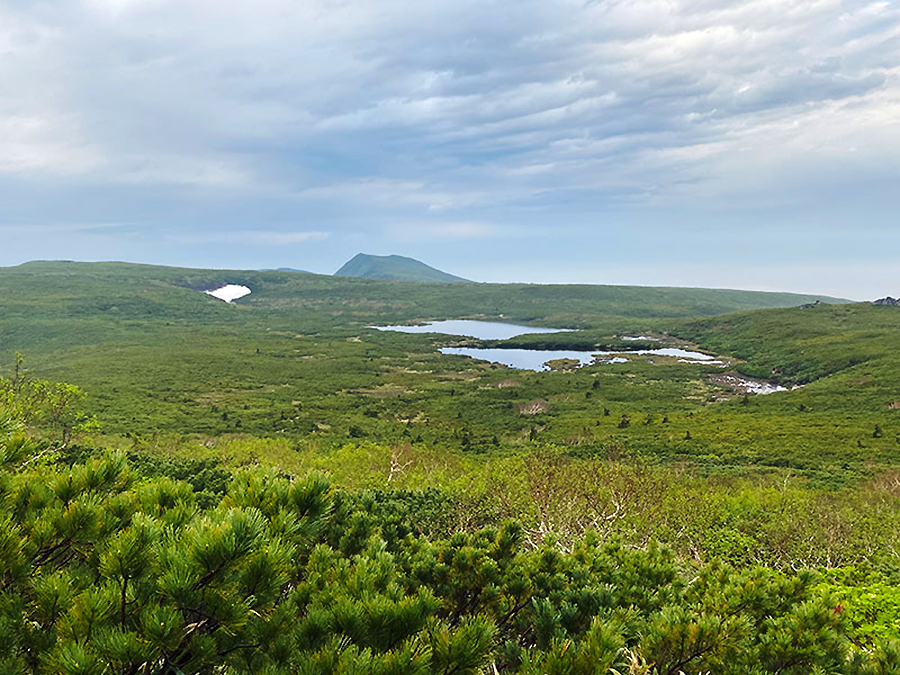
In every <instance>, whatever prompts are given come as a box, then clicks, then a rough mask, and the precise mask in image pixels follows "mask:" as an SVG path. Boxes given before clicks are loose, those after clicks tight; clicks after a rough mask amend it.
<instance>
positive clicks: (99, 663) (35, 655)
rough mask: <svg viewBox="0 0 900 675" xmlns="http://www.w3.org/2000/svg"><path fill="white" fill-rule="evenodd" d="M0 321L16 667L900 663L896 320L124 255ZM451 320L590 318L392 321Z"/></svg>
mask: <svg viewBox="0 0 900 675" xmlns="http://www.w3.org/2000/svg"><path fill="white" fill-rule="evenodd" d="M226 283H234V284H242V285H246V286H248V287H249V288H251V290H252V294H251V295H250V296H247V297H246V298H243V299H241V300H239V301H237V302H236V303H234V304H232V305H229V304H226V303H223V302H221V301H219V300H216V299H214V298H211V297H209V296H207V295H205V294H203V293H202V292H200V291H203V290H208V289H211V288H215V287H218V286H221V285H224V284H226ZM0 298H2V300H0V345H2V349H3V354H2V357H3V358H4V363H6V364H8V365H7V368H8V372H7V373H6V374H5V375H3V376H2V377H0V520H2V521H3V523H4V525H3V527H2V528H0V572H2V571H3V570H6V571H5V572H2V573H0V672H47V673H49V672H63V673H113V672H115V673H119V672H123V673H128V672H135V673H166V674H168V673H173V674H176V673H179V672H181V673H191V672H195V673H207V672H209V673H212V672H232V673H239V672H254V673H257V672H262V673H278V672H298V673H360V674H367V673H373V674H374V673H407V672H412V673H415V672H421V673H451V672H452V673H466V672H470V673H479V672H485V673H534V674H537V673H607V672H609V673H613V672H616V673H619V674H620V675H621V674H623V673H632V674H634V673H648V674H660V673H671V675H676V674H677V673H679V672H680V671H683V672H684V673H691V674H694V673H706V672H713V673H759V674H760V675H761V674H762V673H773V672H780V673H796V674H798V675H799V674H800V673H818V672H822V673H825V672H829V673H873V674H874V673H882V674H884V673H900V662H898V658H900V653H898V646H897V645H896V644H894V643H892V642H891V640H892V639H893V638H895V637H896V636H897V631H898V626H900V603H898V596H897V584H898V581H900V555H898V551H900V482H898V478H897V477H898V476H900V419H898V416H900V393H898V392H897V390H896V382H898V381H900V359H898V357H897V355H896V353H895V345H896V338H895V336H896V334H897V331H898V329H900V310H898V309H897V308H896V307H889V306H883V307H882V306H878V307H876V306H872V305H868V304H843V303H838V302H836V303H835V304H831V305H827V304H819V305H815V306H813V307H811V308H809V309H800V308H799V305H801V304H811V303H813V302H814V300H815V299H816V298H811V297H808V296H792V295H789V294H762V293H750V292H742V291H714V290H702V289H649V288H648V289H641V288H627V287H587V286H528V285H493V284H457V285H452V286H450V285H448V284H442V283H425V284H417V283H405V282H396V281H377V280H368V279H355V278H335V277H324V276H319V275H312V274H305V273H295V272H237V271H215V270H185V269H173V268H160V267H150V266H140V265H127V264H121V263H108V264H83V263H31V264H28V265H23V266H20V267H18V268H10V269H5V270H0ZM444 318H478V319H490V320H509V321H517V322H525V323H531V324H534V325H548V326H556V327H568V328H578V329H580V330H576V331H573V332H568V333H556V334H552V335H527V336H522V337H519V338H516V339H514V340H509V341H504V342H497V343H494V342H480V341H477V340H473V339H470V338H456V337H452V336H445V335H444V336H442V335H435V334H404V333H392V332H382V331H378V330H374V329H372V328H369V326H371V325H380V324H388V323H399V322H415V321H423V320H429V319H444ZM623 336H632V337H633V336H645V339H643V340H626V339H623ZM651 337H652V338H654V339H653V340H650V339H646V338H651ZM450 345H471V346H479V345H482V346H499V347H503V346H507V347H508V346H514V345H515V346H522V347H537V346H540V347H544V348H560V349H565V348H576V347H577V348H580V349H590V350H593V349H611V350H618V351H623V352H628V351H633V350H635V349H638V348H640V349H648V348H653V347H657V346H660V345H667V346H675V345H680V346H690V347H692V348H695V349H702V350H704V351H707V352H709V353H711V354H715V355H716V356H717V359H716V360H717V361H720V362H721V363H709V364H697V363H683V362H681V361H679V359H678V358H676V357H665V356H659V355H654V354H649V355H637V354H635V353H631V354H626V357H627V359H628V362H627V363H615V364H612V363H611V364H600V363H598V364H595V365H591V366H586V367H582V368H577V369H572V368H571V365H572V364H570V363H568V362H567V361H565V360H560V361H558V362H556V363H554V364H553V365H554V366H555V368H553V369H550V370H547V371H545V372H530V371H516V370H512V369H508V368H505V367H501V366H498V365H495V364H489V363H484V362H478V361H474V360H472V359H468V358H465V357H456V356H443V355H441V354H440V353H438V351H437V348H438V347H440V346H450ZM16 352H23V353H24V354H25V355H26V357H27V360H25V361H23V360H22V359H21V357H19V356H17V354H16ZM726 376H727V377H726ZM745 376H752V377H757V378H764V379H766V380H772V381H775V382H778V383H780V384H782V385H784V386H786V387H788V388H792V387H795V386H797V387H799V388H796V389H790V390H788V391H783V392H780V393H777V394H772V395H769V396H754V395H747V394H744V393H743V392H742V391H741V390H740V388H739V387H737V388H736V386H737V385H735V384H734V382H736V381H738V380H735V379H729V378H737V377H745ZM62 382H71V383H72V384H71V385H70V384H57V383H62ZM324 476H327V478H325V477H324Z"/></svg>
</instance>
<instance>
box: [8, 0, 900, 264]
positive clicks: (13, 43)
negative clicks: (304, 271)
mask: <svg viewBox="0 0 900 675" xmlns="http://www.w3.org/2000/svg"><path fill="white" fill-rule="evenodd" d="M898 64H900V9H898V8H897V7H896V5H894V4H893V3H888V2H869V1H868V0H844V1H841V0H750V1H747V2H737V1H730V2H726V1H724V0H692V1H690V2H688V1H687V0H640V1H638V2H635V1H633V0H628V1H626V0H620V1H615V0H598V1H595V2H580V1H579V2H576V1H574V0H556V1H553V2H546V1H541V2H538V1H530V0H525V1H522V0H517V1H515V2H513V1H512V0H496V1H495V2H491V3H484V2H470V1H464V0H456V1H450V0H435V1H434V2H429V3H418V4H411V3H408V2H400V1H399V0H382V1H380V2H378V3H364V2H356V1H354V0H346V1H331V0H315V1H310V2H303V3H297V2H294V1H293V0H257V1H256V2H244V1H239V2H229V3H213V2H210V1H209V0H180V1H178V2H176V1H175V0H65V1H64V0H47V1H45V2H41V3H6V4H2V5H0V90H2V91H4V92H7V95H5V96H3V97H2V98H0V148H2V149H3V151H2V152H0V197H2V196H4V195H9V197H10V199H9V200H8V201H5V203H6V204H7V206H8V214H7V215H6V216H3V215H2V214H0V224H2V223H3V222H4V219H5V218H8V219H9V220H8V223H7V224H18V225H20V226H21V225H22V224H25V225H26V226H30V227H33V228H36V230H37V229H39V228H41V227H46V226H47V224H48V223H49V224H52V223H54V222H55V223H59V222H71V221H84V222H107V221H109V222H128V223H131V224H132V227H131V228H129V229H128V233H129V236H132V237H134V238H140V237H144V238H147V237H151V235H152V234H153V233H162V234H165V233H167V232H173V233H176V234H179V235H180V236H182V241H181V245H182V246H185V245H189V244H188V242H187V240H186V239H184V237H187V238H188V239H190V237H191V236H193V237H194V238H195V239H196V238H197V237H200V238H202V236H203V235H202V233H204V232H211V231H230V232H232V234H231V235H229V236H230V237H231V240H233V241H238V240H242V239H241V238H242V237H245V234H242V233H247V232H250V231H253V230H259V231H260V232H262V233H269V235H266V236H257V237H256V238H255V239H254V243H255V244H258V245H259V246H264V245H265V244H266V243H268V244H269V245H270V246H271V247H273V250H272V252H271V255H273V256H275V255H277V254H279V251H278V250H277V247H278V244H279V243H283V242H284V241H286V240H285V239H284V237H287V238H288V240H290V238H291V237H292V236H295V235H296V233H308V232H314V233H315V232H326V231H327V232H329V233H330V234H331V236H330V237H328V242H327V243H328V246H329V247H330V248H328V251H329V252H330V253H328V254H326V255H325V260H326V264H328V266H329V267H331V266H333V263H339V262H340V259H341V258H343V257H346V256H347V255H348V254H352V253H353V252H355V251H353V250H344V248H341V247H345V248H347V247H351V246H356V245H360V246H364V245H366V244H371V243H372V242H374V241H379V242H381V243H383V245H385V246H390V243H391V241H395V242H396V243H397V244H398V245H400V244H404V243H409V242H410V241H415V242H420V244H417V245H418V246H419V248H418V249H417V250H419V251H421V252H422V253H423V254H424V255H429V254H431V255H432V260H433V261H434V257H435V255H437V254H440V255H449V254H450V253H452V252H453V248H452V247H448V246H447V243H446V242H447V241H448V239H452V240H453V241H458V242H465V241H466V239H467V237H468V238H471V239H472V240H478V241H479V245H478V246H479V249H480V251H481V252H482V254H483V255H485V256H487V255H489V252H490V251H491V250H492V249H491V246H489V245H485V242H486V241H490V240H495V239H497V240H500V239H502V237H501V236H498V233H507V232H527V233H532V232H538V233H540V232H542V231H543V232H549V231H550V229H551V226H552V228H554V229H555V231H556V232H557V233H559V234H557V236H563V237H569V238H570V241H577V240H579V239H584V238H589V237H594V236H597V235H600V236H602V235H603V233H604V228H607V227H610V225H608V224H609V223H612V222H615V223H617V225H616V226H617V227H619V228H622V227H626V228H627V227H640V228H641V229H642V231H655V230H658V231H662V230H663V229H665V228H666V227H669V226H671V224H672V223H673V222H681V221H685V220H688V219H690V221H691V222H692V223H694V225H695V227H696V228H697V229H698V231H703V230H719V229H721V228H722V227H726V225H724V224H723V223H725V222H726V221H727V220H728V219H729V218H728V217H727V214H728V213H729V209H730V210H731V211H730V212H731V214H732V216H734V215H735V209H739V210H741V212H742V215H741V218H742V219H743V212H746V211H749V212H752V213H757V214H758V220H757V221H756V223H757V224H753V223H751V224H749V225H745V226H744V227H747V226H749V227H751V228H754V227H755V228H757V229H758V231H759V232H760V233H764V232H765V231H766V225H767V223H768V222H771V219H773V218H774V219H775V220H777V221H778V222H781V223H792V222H793V223H796V222H799V221H800V220H803V219H808V218H814V214H817V213H819V212H820V211H824V212H827V213H829V214H830V217H829V219H828V224H827V225H826V224H825V220H822V223H823V224H822V227H826V226H827V227H830V228H832V229H836V230H838V231H842V230H843V231H846V232H847V234H848V236H849V233H850V231H851V229H852V228H853V227H856V225H857V223H858V219H857V220H856V221H855V222H853V223H851V222H850V218H851V217H854V216H861V217H863V218H865V220H866V222H868V223H871V225H872V226H873V227H876V226H879V224H883V223H885V222H888V219H889V218H890V217H891V216H890V211H889V209H888V206H890V205H891V204H892V202H891V200H892V199H893V197H892V195H893V188H892V185H893V184H894V182H895V181H896V180H897V179H898V178H900V168H898V165H897V163H896V161H895V158H896V157H897V156H898V151H900V131H898V128H897V127H898V125H897V124H896V120H897V119H900V86H898V82H900V66H898ZM861 194H865V195H866V196H867V199H866V200H865V202H864V203H862V204H861V203H860V201H859V199H858V198H857V195H861ZM26 196H28V197H29V198H26ZM893 205H894V206H895V205H896V204H895V203H894V204H893ZM723 214H726V217H724V218H723ZM836 214H844V215H846V217H847V218H848V220H847V222H842V221H840V220H838V219H837V216H836ZM410 224H412V225H410ZM186 228H187V230H189V231H188V232H187V233H186V232H185V229H186ZM193 230H196V232H199V233H201V234H194V233H193V232H192V231H193ZM411 233H414V235H413V234H411ZM488 234H489V236H488ZM124 236H125V235H124V234H123V237H124ZM548 236H549V235H548ZM761 236H762V234H761ZM429 237H431V239H433V241H434V244H433V246H432V248H429V247H428V245H427V241H428V240H429ZM529 237H530V234H529ZM155 240H156V241H158V242H159V244H158V248H156V249H154V250H156V251H157V253H158V257H159V258H160V261H173V262H174V261H175V258H176V257H178V261H179V262H182V260H181V258H180V257H179V256H183V255H187V254H186V253H185V252H184V251H183V250H180V251H178V253H177V255H176V254H174V253H173V252H172V250H171V249H167V248H166V244H165V242H167V241H168V242H170V243H172V245H174V240H173V239H172V237H170V236H162V237H158V238H155ZM104 241H111V242H112V244H110V245H111V246H112V248H111V249H110V251H109V255H110V256H113V255H116V254H117V253H120V252H128V251H131V250H133V248H131V247H132V246H133V243H129V241H130V240H126V239H124V238H123V239H121V240H120V241H121V243H120V245H119V248H116V246H117V244H116V243H115V242H116V240H115V239H114V238H112V239H110V238H106V239H104ZM223 241H229V239H228V238H227V237H226V238H225V239H223ZM242 241H243V240H242ZM38 242H39V238H38V237H35V244H34V246H33V247H27V246H25V245H24V244H23V246H22V247H21V249H20V250H21V251H22V253H18V254H17V255H25V256H27V257H43V256H41V254H40V252H39V251H38V248H37V245H38ZM304 243H308V244H310V245H312V244H316V245H318V246H324V245H325V243H326V242H325V241H324V240H322V241H319V242H314V241H306V242H304ZM460 245H462V244H460ZM498 246H499V244H498ZM197 247H198V251H197V252H196V255H198V256H201V255H202V253H201V252H200V250H199V247H200V244H199V242H198V243H197ZM32 250H33V251H34V252H33V253H31V252H29V251H32ZM493 250H494V251H495V253H496V252H497V251H499V250H501V249H499V248H498V249H493ZM838 252H839V251H838V249H835V251H834V252H833V254H834V255H837V254H838ZM328 255H331V256H333V260H330V259H328V257H327V256H328ZM316 256H317V257H316V259H317V260H321V259H323V258H322V253H321V251H319V252H317V253H316ZM0 262H14V260H11V259H3V254H0ZM203 262H204V260H202V259H199V258H198V260H197V263H198V264H201V263H203ZM206 262H210V263H212V262H216V261H206ZM271 262H273V263H274V262H277V261H274V260H272V261H271ZM300 262H301V263H302V262H303V261H300ZM298 264H299V263H298ZM473 264H477V261H474V260H473ZM562 267H565V265H564V264H562Z"/></svg>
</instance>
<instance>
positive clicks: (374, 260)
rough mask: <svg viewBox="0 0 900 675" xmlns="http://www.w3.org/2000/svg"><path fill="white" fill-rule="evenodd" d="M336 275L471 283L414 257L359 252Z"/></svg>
mask: <svg viewBox="0 0 900 675" xmlns="http://www.w3.org/2000/svg"><path fill="white" fill-rule="evenodd" d="M334 275H335V276H336V277H359V278H362V279H390V280H393V281H423V282H442V283H471V282H469V280H468V279H463V278H462V277H457V276H454V275H452V274H447V273H446V272H442V271H441V270H439V269H435V268H434V267H431V266H430V265H426V264H425V263H423V262H419V261H418V260H415V259H413V258H406V257H404V256H402V255H368V254H366V253H357V254H356V255H355V256H353V257H352V258H351V259H350V260H348V261H347V262H346V263H345V264H344V266H343V267H341V269H339V270H338V271H337V272H335V273H334Z"/></svg>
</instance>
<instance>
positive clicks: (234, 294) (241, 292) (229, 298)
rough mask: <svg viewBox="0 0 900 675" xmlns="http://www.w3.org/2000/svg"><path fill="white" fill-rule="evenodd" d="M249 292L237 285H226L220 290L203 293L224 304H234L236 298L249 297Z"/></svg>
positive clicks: (247, 289)
mask: <svg viewBox="0 0 900 675" xmlns="http://www.w3.org/2000/svg"><path fill="white" fill-rule="evenodd" d="M250 292H251V291H250V289H249V288H247V287H246V286H238V285H237V284H226V285H224V286H222V287H221V288H217V289H215V290H212V291H204V293H206V294H207V295H211V296H213V297H214V298H218V299H219V300H224V301H225V302H234V301H235V300H237V299H238V298H243V297H244V296H245V295H250Z"/></svg>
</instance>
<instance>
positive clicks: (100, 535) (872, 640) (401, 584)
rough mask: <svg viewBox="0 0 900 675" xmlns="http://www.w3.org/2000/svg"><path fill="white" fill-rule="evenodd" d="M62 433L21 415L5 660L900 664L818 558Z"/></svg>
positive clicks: (1, 472) (9, 539)
mask: <svg viewBox="0 0 900 675" xmlns="http://www.w3.org/2000/svg"><path fill="white" fill-rule="evenodd" d="M45 444H46V441H40V440H37V441H32V440H29V439H27V438H26V437H24V436H22V435H21V420H19V419H17V418H16V417H15V416H13V415H11V414H9V413H8V412H7V416H6V417H5V418H4V422H3V429H2V433H0V520H2V522H3V528H2V529H0V565H2V569H3V570H5V572H4V574H3V575H2V577H0V637H2V640H0V667H2V669H3V671H4V672H16V673H64V674H66V675H68V674H76V673H77V674H83V673H98V674H99V673H120V672H126V673H128V672H133V673H140V672H145V673H151V672H152V673H165V674H169V673H172V674H176V673H214V672H227V673H245V672H246V673H256V672H266V673H280V672H285V673H288V672H291V673H294V672H301V673H323V674H325V673H358V674H360V675H364V674H372V675H375V674H379V675H380V674H382V673H397V674H400V673H422V674H423V675H424V674H426V673H444V674H447V673H482V672H504V673H529V674H534V675H537V674H539V673H548V672H550V673H579V674H580V673H585V674H590V673H626V672H627V673H631V674H638V673H644V674H657V675H661V674H663V673H665V674H669V675H674V674H675V673H679V672H716V673H726V674H728V673H733V674H735V675H737V674H738V673H741V674H746V673H758V674H760V675H762V674H764V673H789V674H790V673H792V674H796V675H800V674H805V673H811V672H829V673H846V674H848V675H850V674H853V675H863V674H866V675H869V674H871V675H875V674H882V675H883V674H886V673H897V672H900V645H898V644H896V643H894V642H891V641H890V640H885V639H882V638H883V635H884V633H885V631H887V630H889V626H890V625H892V624H891V622H896V618H897V617H896V609H897V607H896V601H895V598H894V596H893V595H892V591H893V589H891V588H888V589H884V588H883V587H882V588H881V589H880V590H881V595H880V596H878V598H880V599H878V598H876V597H874V596H875V595H877V593H878V591H879V589H875V588H873V587H870V588H869V589H868V591H867V593H865V594H861V593H860V592H859V591H858V590H857V589H856V587H850V586H848V587H845V586H840V587H837V590H838V592H839V593H841V603H846V606H845V605H844V604H839V603H838V602H837V601H836V599H835V596H834V595H833V594H832V590H831V587H830V586H829V585H825V584H822V583H820V581H819V580H818V579H817V578H816V575H815V574H813V573H808V572H799V573H796V572H790V573H782V572H777V571H772V570H769V569H766V568H763V567H759V566H751V567H747V568H745V569H742V570H736V569H733V568H731V567H729V566H727V565H724V564H721V563H711V564H703V565H699V566H698V567H696V568H695V569H693V570H691V571H690V572H689V573H686V572H685V570H683V569H681V568H680V566H679V564H678V563H677V560H676V559H675V558H674V557H673V556H672V555H671V554H670V553H668V552H667V551H666V550H664V549H660V548H659V547H658V546H656V545H655V544H653V543H650V544H648V545H647V546H645V547H644V548H642V549H641V548H631V547H628V546H623V545H622V544H621V543H620V542H618V541H617V540H616V539H615V538H614V537H606V538H601V537H600V536H598V535H595V534H588V535H587V536H585V537H584V538H583V539H580V540H578V541H576V542H574V543H573V544H572V545H571V546H566V547H562V549H561V547H560V546H558V545H554V544H553V543H552V542H546V543H540V544H536V545H526V542H527V537H526V534H525V531H524V530H523V528H522V527H521V526H519V525H516V524H515V523H506V524H504V525H502V526H500V527H497V528H490V527H489V528H482V529H475V530H473V531H471V532H466V531H457V532H456V533H455V534H451V535H450V536H449V537H440V536H429V534H428V532H426V531H427V530H429V529H430V528H432V527H437V528H440V527H441V526H442V525H441V522H442V521H443V520H444V518H443V515H444V514H445V513H446V506H447V500H446V498H445V497H443V496H442V495H440V494H439V493H434V492H405V491H392V492H388V493H385V492H383V491H382V492H378V491H376V492H373V491H368V492H348V491H345V490H335V489H334V488H330V487H329V484H328V482H327V481H326V480H325V479H324V478H322V477H321V476H320V475H317V474H311V475H309V476H307V477H306V478H304V479H302V480H298V479H293V480H290V479H287V478H285V477H282V476H279V475H278V474H276V473H274V472H272V471H266V470H263V469H253V470H244V471H239V472H237V473H236V474H235V475H234V477H233V478H232V479H231V480H230V481H229V483H228V484H227V487H225V488H224V489H221V487H220V486H218V485H211V486H194V488H193V489H192V486H190V485H188V484H186V483H182V482H178V481H176V480H173V479H172V478H169V477H165V476H162V477H161V476H159V475H156V476H155V477H150V476H148V475H147V474H144V473H142V472H141V471H140V470H135V469H134V468H132V467H129V465H128V463H127V462H126V461H125V459H124V458H123V457H122V456H121V455H115V454H113V455H105V456H103V457H100V458H98V459H88V460H87V461H84V460H76V461H74V462H73V463H72V465H71V466H68V465H67V461H66V460H67V459H71V455H69V454H68V453H67V452H66V451H65V450H62V449H54V446H53V445H52V444H51V445H45ZM48 450H49V452H48ZM170 466H172V465H170ZM197 487H200V491H201V492H202V491H204V490H206V489H207V488H211V489H212V491H214V492H215V491H220V492H221V497H220V499H219V500H218V501H217V502H216V503H212V504H209V505H206V506H204V505H203V504H201V503H200V502H199V501H198V499H197V496H196V492H195V490H196V489H197ZM873 603H874V604H875V605H877V607H878V613H877V614H874V615H873V614H872V612H871V611H870V607H871V605H872V604H873ZM860 617H865V619H864V620H861V619H860ZM888 634H890V633H888Z"/></svg>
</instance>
